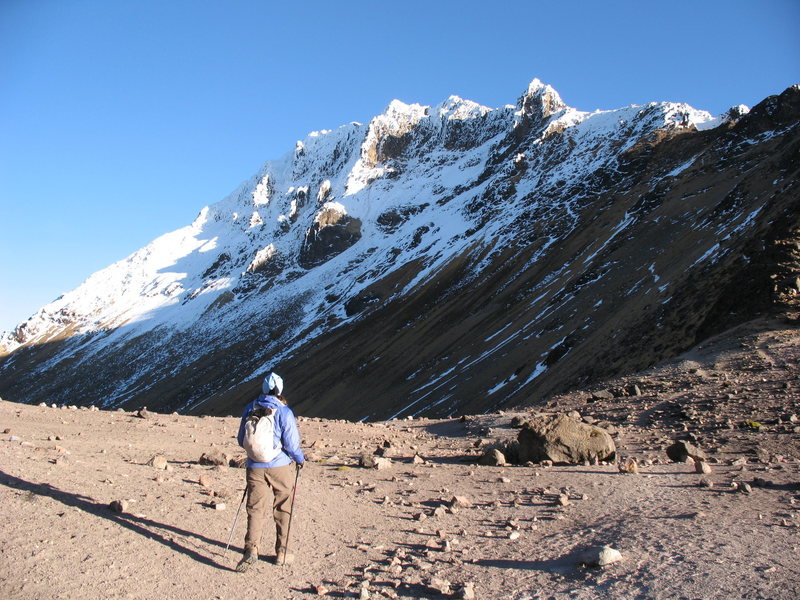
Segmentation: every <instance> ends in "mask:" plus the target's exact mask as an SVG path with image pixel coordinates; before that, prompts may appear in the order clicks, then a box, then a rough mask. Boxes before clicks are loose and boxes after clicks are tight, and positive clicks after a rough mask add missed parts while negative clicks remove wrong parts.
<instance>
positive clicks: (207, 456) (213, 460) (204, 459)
mask: <svg viewBox="0 0 800 600" xmlns="http://www.w3.org/2000/svg"><path fill="white" fill-rule="evenodd" d="M229 461H230V459H229V458H228V457H227V456H225V455H224V454H223V453H222V452H221V451H219V450H211V451H210V452H204V453H203V454H201V455H200V458H199V459H198V461H197V462H198V463H200V464H201V465H212V466H214V465H218V466H225V465H227V464H228V462H229Z"/></svg>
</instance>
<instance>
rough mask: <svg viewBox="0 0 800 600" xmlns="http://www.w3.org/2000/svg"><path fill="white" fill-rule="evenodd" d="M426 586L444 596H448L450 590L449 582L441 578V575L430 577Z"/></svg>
mask: <svg viewBox="0 0 800 600" xmlns="http://www.w3.org/2000/svg"><path fill="white" fill-rule="evenodd" d="M428 586H429V587H430V588H431V589H432V590H434V591H436V592H439V593H440V594H443V595H445V596H449V595H450V594H451V593H452V592H451V591H450V582H449V581H447V579H442V578H441V577H432V578H431V580H430V582H429V583H428Z"/></svg>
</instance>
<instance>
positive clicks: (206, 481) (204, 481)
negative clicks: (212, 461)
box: [197, 473, 214, 488]
mask: <svg viewBox="0 0 800 600" xmlns="http://www.w3.org/2000/svg"><path fill="white" fill-rule="evenodd" d="M197 483H199V484H200V485H202V486H203V487H204V488H208V487H211V486H212V485H214V481H213V480H212V479H211V477H209V476H208V475H206V474H205V473H203V474H202V475H200V477H198V478H197Z"/></svg>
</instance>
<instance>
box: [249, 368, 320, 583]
mask: <svg viewBox="0 0 800 600" xmlns="http://www.w3.org/2000/svg"><path fill="white" fill-rule="evenodd" d="M261 389H262V391H263V392H264V393H263V394H261V395H259V396H258V398H256V399H255V400H253V401H252V402H250V403H248V405H247V406H246V407H245V409H244V413H243V414H242V422H241V424H240V425H239V435H238V440H239V445H240V446H242V447H243V448H245V449H246V450H247V534H246V536H245V538H244V556H243V557H242V560H241V561H239V564H238V565H237V566H236V570H237V571H239V572H241V573H243V572H244V571H246V570H247V569H248V568H249V567H250V566H251V565H252V564H253V563H255V562H256V561H257V560H258V546H259V543H260V542H261V532H262V528H263V524H264V517H265V515H266V512H267V508H268V506H269V496H270V490H272V516H273V518H274V519H275V533H276V535H275V554H276V558H275V563H276V564H279V565H282V564H290V563H291V562H292V561H293V560H294V557H293V555H291V554H289V553H288V552H287V544H288V542H289V539H288V535H289V522H290V517H291V510H292V506H291V504H292V490H293V488H294V484H295V482H296V479H297V475H299V470H300V469H302V468H303V463H305V460H306V459H305V456H303V451H302V450H301V449H300V432H299V431H298V430H297V420H296V419H295V416H294V413H293V412H292V410H291V409H290V408H289V407H288V406H287V405H286V400H285V398H284V397H283V396H282V395H281V392H282V391H283V379H281V377H280V376H279V375H277V374H276V373H270V374H269V375H268V376H267V377H266V378H265V379H264V383H263V385H262V388H261ZM265 417H266V418H265ZM256 425H258V427H256ZM262 428H267V431H268V432H271V433H272V435H268V437H269V438H270V439H269V440H268V441H267V444H266V446H267V448H266V449H265V450H264V449H263V448H262V449H261V450H263V452H260V453H259V451H258V449H257V448H254V447H253V446H254V440H255V439H256V437H257V433H256V432H257V431H259V430H260V429H262ZM293 462H294V463H295V464H294V466H293Z"/></svg>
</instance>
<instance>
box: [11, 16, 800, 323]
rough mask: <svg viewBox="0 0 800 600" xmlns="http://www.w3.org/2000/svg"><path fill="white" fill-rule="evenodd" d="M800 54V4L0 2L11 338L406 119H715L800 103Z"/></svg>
mask: <svg viewBox="0 0 800 600" xmlns="http://www.w3.org/2000/svg"><path fill="white" fill-rule="evenodd" d="M799 32H800V1H798V0H784V1H778V0H761V1H747V2H743V1H736V0H727V1H724V2H719V1H706V0H692V1H672V2H650V1H647V0H636V1H632V2H623V1H619V2H614V1H609V2H601V1H596V2H590V1H582V2H576V1H562V2H536V1H518V2H505V3H504V2H488V1H483V2H478V1H471V0H458V1H450V0H444V1H436V0H424V1H420V0H405V1H403V2H380V1H377V0H373V1H371V2H366V1H353V2H349V1H347V0H340V1H333V0H325V1H303V0H295V1H292V2H289V1H284V2H270V1H268V0H262V1H252V2H245V1H231V0H226V1H221V0H220V1H218V2H211V1H204V0H172V1H170V0H138V1H133V0H130V1H129V0H0V331H2V330H7V329H11V328H13V326H15V325H16V324H18V323H19V322H21V321H22V320H24V319H25V318H27V317H28V316H30V315H31V314H33V313H34V312H35V311H36V310H38V308H39V307H41V306H42V305H44V304H46V303H47V302H49V301H51V300H53V299H54V298H56V297H57V296H58V295H59V294H61V293H63V292H66V291H68V290H70V289H72V288H74V287H76V286H77V285H79V284H80V283H81V282H82V281H83V280H84V279H86V278H87V277H88V276H89V275H90V274H91V273H93V272H94V271H96V270H98V269H101V268H103V267H105V266H107V265H109V264H111V263H112V262H114V261H116V260H119V259H121V258H124V257H125V256H127V255H128V254H130V253H131V252H133V251H135V250H137V249H138V248H140V247H142V246H144V245H146V244H147V243H148V242H149V241H151V240H152V239H154V238H155V237H157V236H158V235H160V234H162V233H165V232H167V231H171V230H174V229H177V228H178V227H182V226H184V225H187V224H189V223H190V222H191V221H192V220H193V219H194V217H195V216H196V214H197V213H198V211H199V210H200V209H201V208H202V207H203V206H205V205H207V204H210V203H213V202H216V201H218V200H220V199H222V198H223V197H224V196H225V195H227V194H228V193H229V192H230V191H231V190H233V188H234V187H236V185H237V184H239V183H240V182H241V181H243V180H245V179H247V178H248V177H250V176H251V175H252V174H253V173H254V172H255V171H256V170H257V169H258V168H259V167H260V166H261V165H262V164H263V163H264V162H265V161H266V160H269V159H273V158H277V157H279V156H281V155H282V154H284V153H285V152H286V151H288V150H290V149H292V148H293V147H294V142H295V141H296V140H298V139H302V138H304V137H305V136H306V134H308V133H309V132H311V131H314V130H318V129H333V128H336V127H338V126H339V125H342V124H345V123H348V122H350V121H360V122H368V121H369V119H370V118H371V117H372V116H374V115H376V114H378V113H380V112H382V111H383V109H384V108H385V107H386V106H387V105H388V104H389V102H390V101H391V100H392V99H394V98H398V99H400V100H403V101H404V102H409V103H411V102H418V103H421V104H431V105H434V104H438V103H439V102H441V101H442V100H444V99H445V98H446V97H447V96H449V95H451V94H457V95H459V96H462V97H464V98H468V99H470V100H474V101H476V102H479V103H481V104H484V105H487V106H490V107H498V106H502V105H504V104H510V103H514V102H515V101H516V98H517V97H518V96H519V94H520V93H522V92H523V91H524V90H525V89H526V88H527V85H528V83H529V81H530V80H531V79H533V78H534V77H538V78H539V79H541V80H542V81H544V82H545V83H549V84H551V85H552V86H553V87H555V88H556V89H557V90H558V91H559V93H560V94H561V96H562V98H563V99H564V101H565V102H567V104H569V105H571V106H574V107H576V108H578V109H581V110H594V109H597V108H599V109H612V108H619V107H622V106H628V105H630V104H644V103H647V102H650V101H660V100H671V101H681V102H688V103H689V104H691V105H692V106H694V107H695V108H699V109H705V110H708V111H710V112H712V113H714V114H716V113H720V112H722V111H723V110H725V109H727V108H728V107H730V106H731V105H734V104H740V103H743V104H747V105H749V106H752V105H753V104H756V103H757V102H759V101H760V100H762V99H763V98H764V97H766V96H768V95H771V94H775V93H779V92H781V91H783V90H784V89H785V88H786V87H788V86H790V85H793V84H795V83H800V33H799Z"/></svg>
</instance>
